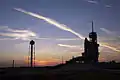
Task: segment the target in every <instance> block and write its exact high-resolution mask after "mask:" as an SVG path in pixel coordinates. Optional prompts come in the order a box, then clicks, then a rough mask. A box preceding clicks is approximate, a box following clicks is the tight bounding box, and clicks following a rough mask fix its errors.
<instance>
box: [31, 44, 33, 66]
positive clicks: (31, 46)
mask: <svg viewBox="0 0 120 80" xmlns="http://www.w3.org/2000/svg"><path fill="white" fill-rule="evenodd" d="M31 67H33V45H31Z"/></svg>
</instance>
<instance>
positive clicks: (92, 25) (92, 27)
mask: <svg viewBox="0 0 120 80" xmlns="http://www.w3.org/2000/svg"><path fill="white" fill-rule="evenodd" d="M92 32H94V28H93V21H92Z"/></svg>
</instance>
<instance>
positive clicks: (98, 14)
mask: <svg viewBox="0 0 120 80" xmlns="http://www.w3.org/2000/svg"><path fill="white" fill-rule="evenodd" d="M119 4H120V1H119V0H0V27H1V29H0V39H1V42H0V44H2V45H1V46H0V51H1V52H0V55H2V57H4V59H7V60H12V59H16V60H23V58H24V56H27V53H28V41H24V40H22V39H16V40H3V39H4V38H11V39H12V38H15V37H13V36H12V37H11V35H9V36H6V34H5V33H8V32H9V31H5V30H6V28H4V27H5V26H7V28H9V29H13V30H23V29H24V30H30V31H32V32H34V33H36V34H37V35H38V36H39V37H41V38H65V39H67V38H77V36H75V35H74V34H72V33H70V32H66V31H64V30H61V29H59V28H57V27H55V26H54V25H51V24H48V23H46V22H45V21H43V20H40V19H37V18H35V17H32V16H30V15H26V14H24V13H21V12H18V11H15V10H14V8H21V9H24V10H26V11H29V12H33V13H37V14H39V15H42V16H44V17H48V18H50V19H53V20H56V21H57V22H59V23H61V24H64V25H67V26H68V27H69V28H71V29H73V30H74V31H76V32H77V33H80V34H81V35H83V36H85V37H87V36H88V33H89V32H90V30H91V21H92V20H93V21H94V25H95V31H97V33H98V35H99V41H103V42H107V43H108V44H110V45H111V46H113V47H116V48H117V49H120V47H119V46H118V44H120V43H119V40H120V32H119V30H120V27H119V25H120V10H119V9H120V5H119ZM3 33H4V34H3ZM10 33H12V32H9V34H10ZM13 33H14V32H13ZM7 35H8V34H7ZM106 37H107V38H106ZM36 42H37V45H36V46H37V53H38V55H40V56H38V59H39V60H41V59H42V60H44V61H46V60H47V59H49V56H50V57H53V56H54V57H56V58H57V59H58V57H60V56H62V55H64V56H65V60H67V59H69V57H71V56H74V55H75V56H76V55H78V53H79V50H78V49H72V50H71V49H68V48H67V51H68V52H64V51H65V50H66V48H64V47H60V46H58V44H67V45H80V46H82V47H83V43H82V42H83V41H82V40H80V41H79V40H77V41H74V40H72V41H56V40H37V41H36ZM16 45H17V47H16ZM11 46H12V47H11ZM51 47H53V48H55V49H53V48H51ZM41 49H42V50H41ZM101 49H103V48H101ZM104 49H106V48H104ZM106 50H108V51H106V52H105V51H102V52H103V53H101V56H102V57H104V60H111V57H114V56H115V55H117V56H119V57H120V55H119V53H118V52H116V51H112V50H110V49H106ZM109 50H110V51H111V52H109ZM41 51H43V52H41ZM60 51H61V52H60ZM70 52H77V53H75V54H72V53H70ZM43 53H45V54H43ZM61 53H62V54H61ZM68 53H69V54H68ZM104 53H107V54H108V55H109V54H111V53H114V54H111V55H110V58H109V59H107V58H108V56H106V55H104ZM18 54H19V56H20V57H19V58H15V57H16V56H18ZM41 55H42V56H41ZM45 55H49V56H48V57H46V59H44V56H45ZM68 55H69V56H68ZM119 57H114V59H116V60H118V58H119ZM56 58H53V59H56ZM101 59H103V58H101ZM2 61H4V60H2Z"/></svg>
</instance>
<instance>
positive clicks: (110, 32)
mask: <svg viewBox="0 0 120 80" xmlns="http://www.w3.org/2000/svg"><path fill="white" fill-rule="evenodd" d="M100 30H102V31H103V32H105V33H107V34H113V32H112V31H110V30H108V29H106V28H100Z"/></svg>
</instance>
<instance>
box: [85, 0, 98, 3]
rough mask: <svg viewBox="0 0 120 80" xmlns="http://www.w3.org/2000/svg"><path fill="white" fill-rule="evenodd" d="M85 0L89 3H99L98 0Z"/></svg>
mask: <svg viewBox="0 0 120 80" xmlns="http://www.w3.org/2000/svg"><path fill="white" fill-rule="evenodd" d="M84 1H87V2H88V3H92V4H98V1H95V0H84Z"/></svg>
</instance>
